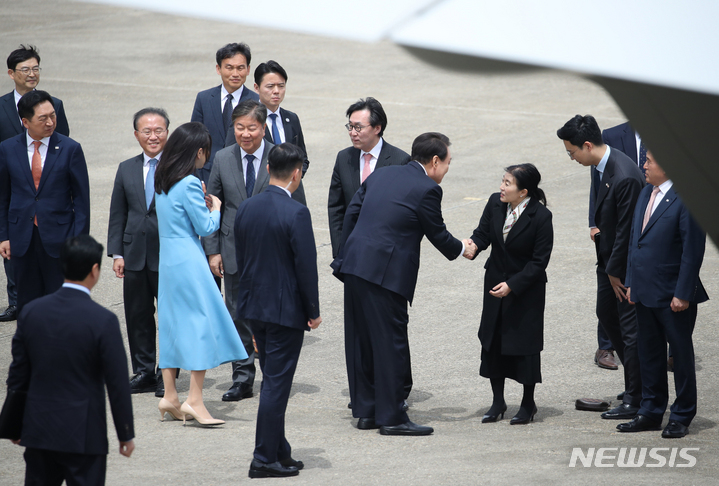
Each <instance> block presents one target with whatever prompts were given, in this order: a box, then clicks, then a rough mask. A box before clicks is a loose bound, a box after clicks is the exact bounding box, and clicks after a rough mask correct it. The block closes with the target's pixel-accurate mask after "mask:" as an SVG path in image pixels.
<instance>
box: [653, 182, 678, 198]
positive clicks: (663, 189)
mask: <svg viewBox="0 0 719 486" xmlns="http://www.w3.org/2000/svg"><path fill="white" fill-rule="evenodd" d="M673 185H674V183H673V182H672V180H671V179H667V180H666V181H664V182H662V183H661V184H659V185H658V186H656V187H658V188H659V191H661V193H662V196H663V195H664V194H666V193H667V192H669V189H671V188H672V186H673Z"/></svg>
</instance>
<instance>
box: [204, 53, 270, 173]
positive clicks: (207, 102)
mask: <svg viewBox="0 0 719 486" xmlns="http://www.w3.org/2000/svg"><path fill="white" fill-rule="evenodd" d="M215 60H216V61H217V65H216V66H215V69H216V70H217V74H219V75H220V78H221V79H222V84H220V85H219V86H215V87H214V88H210V89H207V90H205V91H200V92H199V93H197V98H196V99H195V107H194V108H193V109H192V117H191V118H190V121H193V122H200V123H203V124H204V125H205V126H206V127H207V129H208V130H209V131H210V135H211V136H212V151H211V153H210V158H209V159H208V160H207V162H206V163H205V166H204V167H203V168H202V169H200V170H198V171H197V175H198V177H199V178H200V179H201V180H202V182H204V183H205V184H207V181H208V178H209V176H210V171H211V170H212V164H213V163H214V160H215V154H216V153H217V152H218V151H219V150H221V149H223V148H224V147H226V145H225V143H226V140H227V137H228V135H230V139H229V140H230V141H232V137H231V134H232V129H231V128H232V127H231V125H232V110H233V109H235V108H236V107H237V104H238V103H239V102H241V101H245V100H259V96H257V93H255V92H254V91H251V90H249V89H247V87H245V79H247V75H248V74H249V72H250V61H251V60H252V54H251V52H250V46H248V45H247V44H245V43H239V44H237V43H233V44H227V45H226V46H224V47H221V48H220V49H218V50H217V53H216V54H215Z"/></svg>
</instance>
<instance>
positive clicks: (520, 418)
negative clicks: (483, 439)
mask: <svg viewBox="0 0 719 486" xmlns="http://www.w3.org/2000/svg"><path fill="white" fill-rule="evenodd" d="M536 414H537V406H536V405H535V406H534V409H533V410H532V413H531V415H530V414H529V412H527V409H526V408H522V407H520V408H519V412H517V415H515V416H514V417H512V420H510V421H509V425H524V424H528V423H529V422H532V421H533V420H534V416H535V415H536Z"/></svg>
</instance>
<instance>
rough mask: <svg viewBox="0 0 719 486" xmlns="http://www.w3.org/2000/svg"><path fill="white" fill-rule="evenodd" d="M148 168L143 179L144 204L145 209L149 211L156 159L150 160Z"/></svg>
mask: <svg viewBox="0 0 719 486" xmlns="http://www.w3.org/2000/svg"><path fill="white" fill-rule="evenodd" d="M149 162H150V168H149V170H148V171H147V179H145V202H146V203H147V209H150V203H152V198H153V196H154V195H155V168H157V159H150V161H149Z"/></svg>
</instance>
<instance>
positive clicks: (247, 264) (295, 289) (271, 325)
mask: <svg viewBox="0 0 719 486" xmlns="http://www.w3.org/2000/svg"><path fill="white" fill-rule="evenodd" d="M234 229H235V251H236V255H237V271H238V275H239V285H238V292H237V318H238V319H244V320H248V321H250V325H251V327H252V332H253V333H254V336H255V340H256V341H257V349H258V351H259V354H260V369H261V370H262V387H261V388H260V390H261V391H260V405H259V408H258V410H257V430H256V436H255V451H254V457H255V459H257V460H259V461H261V462H265V463H273V462H276V461H281V460H284V459H287V458H289V457H290V455H291V452H292V449H291V447H290V444H289V442H287V439H286V438H285V410H286V408H287V401H288V399H289V396H290V390H291V388H292V378H293V377H294V374H295V370H296V368H297V361H298V359H299V355H300V350H301V348H302V341H303V339H304V331H308V330H309V329H310V328H309V326H308V325H307V323H308V321H309V320H310V319H316V318H317V317H319V315H320V304H319V290H318V278H317V250H316V247H315V238H314V233H313V231H312V220H311V218H310V211H309V209H307V207H306V206H304V205H302V204H301V203H299V202H297V201H295V200H293V199H291V198H290V196H288V195H287V193H286V192H285V191H283V190H282V189H281V188H279V187H277V186H273V185H270V186H268V187H267V189H266V190H265V191H264V192H262V193H260V194H256V195H254V196H252V197H251V198H249V199H247V200H246V201H244V202H243V203H242V205H240V207H239V209H238V210H237V215H236V217H235V226H234Z"/></svg>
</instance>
